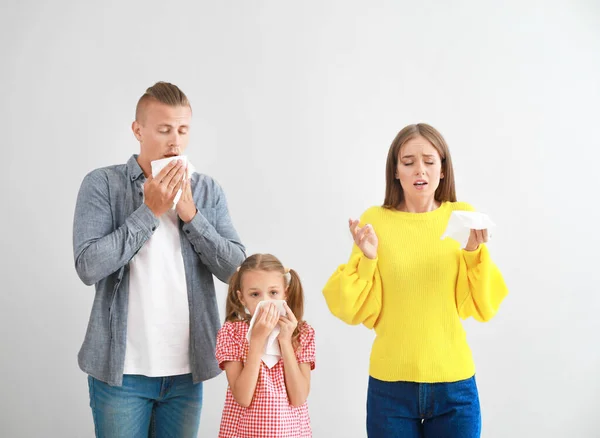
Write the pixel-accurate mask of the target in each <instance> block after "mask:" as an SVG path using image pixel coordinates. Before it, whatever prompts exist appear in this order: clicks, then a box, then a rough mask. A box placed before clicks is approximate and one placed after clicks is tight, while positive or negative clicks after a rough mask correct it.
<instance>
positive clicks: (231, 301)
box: [225, 254, 304, 348]
mask: <svg viewBox="0 0 600 438" xmlns="http://www.w3.org/2000/svg"><path fill="white" fill-rule="evenodd" d="M249 271H267V272H279V273H281V274H282V275H284V276H285V274H287V273H289V274H290V277H289V283H287V284H286V296H287V298H286V302H287V305H288V306H289V308H290V310H291V311H292V312H293V313H294V316H295V317H296V319H297V320H298V326H297V327H296V330H294V333H293V335H292V344H293V345H294V348H296V347H298V336H299V333H300V330H299V329H300V327H301V325H302V324H304V321H303V320H302V317H303V316H304V290H303V289H302V283H301V282H300V277H298V274H297V273H296V271H294V270H293V269H290V270H289V271H287V270H286V268H284V266H283V264H282V263H281V261H279V259H278V258H277V257H275V256H274V255H272V254H254V255H251V256H250V257H248V258H247V259H246V260H244V261H243V262H242V264H241V265H240V267H239V268H238V270H237V271H236V272H234V273H233V275H232V276H231V278H230V279H229V289H228V291H227V303H226V305H225V321H229V322H236V321H246V322H247V323H249V322H250V319H251V317H250V315H248V314H247V313H246V311H245V309H244V305H243V304H242V302H241V301H240V298H239V296H238V293H237V292H238V291H241V290H242V280H243V277H244V274H245V273H246V272H249ZM284 281H286V280H284Z"/></svg>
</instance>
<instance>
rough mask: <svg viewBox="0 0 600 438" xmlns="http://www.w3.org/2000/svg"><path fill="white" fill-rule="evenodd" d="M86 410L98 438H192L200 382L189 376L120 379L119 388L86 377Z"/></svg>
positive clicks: (195, 430) (199, 402) (196, 422)
mask: <svg viewBox="0 0 600 438" xmlns="http://www.w3.org/2000/svg"><path fill="white" fill-rule="evenodd" d="M88 385H89V390H90V407H91V408H92V415H93V417H94V426H95V429H96V437H98V438H104V437H106V438H120V437H123V438H148V437H157V438H163V437H176V438H180V437H181V438H185V437H190V438H191V437H193V438H196V436H197V435H198V428H199V426H200V411H201V408H202V382H200V383H196V384H194V383H193V382H192V375H191V374H184V375H181V376H171V377H146V376H139V375H124V376H123V386H110V385H108V384H106V383H104V382H102V381H100V380H97V379H95V378H93V377H91V376H88Z"/></svg>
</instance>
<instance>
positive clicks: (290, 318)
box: [278, 303, 315, 406]
mask: <svg viewBox="0 0 600 438" xmlns="http://www.w3.org/2000/svg"><path fill="white" fill-rule="evenodd" d="M284 306H285V309H286V312H287V315H286V316H282V317H280V318H279V327H280V329H281V331H280V332H279V336H278V340H279V347H280V349H281V357H282V358H283V374H284V378H285V387H286V390H287V394H288V398H289V400H290V404H291V405H292V406H301V405H303V404H304V403H305V402H306V399H307V398H308V393H309V392H310V372H311V370H312V369H313V368H314V355H315V336H314V330H313V329H312V328H311V327H309V326H308V324H306V323H303V325H302V327H301V328H300V335H299V336H298V341H299V343H300V345H299V347H298V348H300V349H301V350H300V352H299V356H296V351H294V346H293V342H292V336H293V333H294V330H295V329H296V327H297V326H298V320H297V319H296V316H295V315H294V314H293V312H292V310H291V309H290V308H289V306H288V305H287V303H285V304H284Z"/></svg>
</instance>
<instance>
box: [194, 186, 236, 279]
mask: <svg viewBox="0 0 600 438" xmlns="http://www.w3.org/2000/svg"><path fill="white" fill-rule="evenodd" d="M214 190H215V197H216V206H215V213H216V226H214V227H213V226H212V225H211V224H210V222H209V221H208V220H207V219H206V218H205V217H204V216H203V215H202V213H201V212H200V211H199V210H198V211H197V213H196V215H195V216H194V217H193V219H192V220H191V221H190V222H188V223H185V224H184V225H183V231H184V232H185V235H186V236H187V238H188V239H189V240H190V242H191V243H192V246H193V247H194V250H195V251H196V253H197V254H198V256H199V257H200V260H202V263H204V264H205V265H206V266H207V267H208V269H209V270H210V272H211V273H212V274H213V275H215V276H216V277H217V278H218V279H219V280H221V281H223V282H225V283H226V282H227V281H228V280H229V277H230V276H231V274H233V272H234V271H235V270H236V268H237V267H238V266H239V265H241V263H242V262H243V261H244V259H245V258H246V253H245V248H244V245H242V243H241V242H240V238H239V236H238V234H237V232H236V230H235V228H234V227H233V224H232V222H231V217H230V216H229V209H228V207H227V200H226V198H225V193H224V192H223V190H222V189H221V187H220V186H219V185H218V184H216V183H215V187H214Z"/></svg>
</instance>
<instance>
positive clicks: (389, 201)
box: [383, 123, 456, 209]
mask: <svg viewBox="0 0 600 438" xmlns="http://www.w3.org/2000/svg"><path fill="white" fill-rule="evenodd" d="M418 136H421V137H423V138H425V139H426V140H427V141H429V143H431V144H432V145H433V147H434V148H435V149H436V150H437V151H438V153H439V154H440V158H441V160H442V175H444V178H443V179H442V180H441V181H440V185H439V186H438V188H437V190H436V191H435V200H436V201H438V202H445V201H451V202H456V187H455V184H454V169H453V168H452V158H451V157H450V150H449V149H448V145H447V144H446V140H444V137H442V134H440V133H439V132H438V131H437V130H436V129H435V128H434V127H433V126H430V125H428V124H426V123H417V124H415V125H408V126H406V127H404V128H403V129H402V130H401V131H400V132H399V133H398V134H397V135H396V138H394V141H393V142H392V144H391V146H390V149H389V151H388V156H387V162H386V164H385V199H384V201H383V207H384V208H389V209H394V208H398V206H399V205H400V204H401V203H402V202H403V201H404V190H402V186H401V185H400V181H398V179H396V168H397V167H398V155H399V153H400V149H401V148H402V146H404V144H405V143H406V142H407V141H408V140H410V139H413V138H415V137H418Z"/></svg>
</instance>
